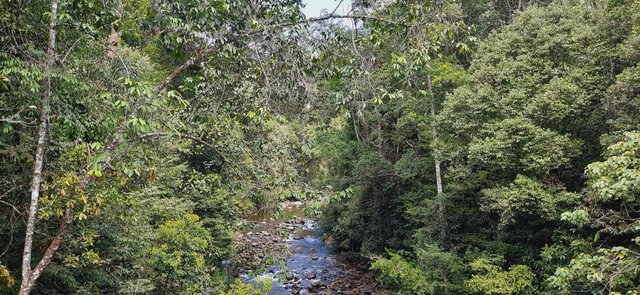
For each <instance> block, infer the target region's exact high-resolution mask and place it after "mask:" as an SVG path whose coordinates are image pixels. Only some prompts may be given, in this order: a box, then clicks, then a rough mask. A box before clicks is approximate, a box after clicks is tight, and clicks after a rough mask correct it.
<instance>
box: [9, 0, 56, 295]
mask: <svg viewBox="0 0 640 295" xmlns="http://www.w3.org/2000/svg"><path fill="white" fill-rule="evenodd" d="M57 14H58V1H57V0H51V21H50V23H49V44H48V46H47V60H46V63H45V75H46V77H45V79H44V81H43V89H42V95H41V99H40V118H39V119H40V126H39V128H38V143H37V145H36V155H35V163H34V165H33V180H32V182H31V205H30V206H29V217H28V221H27V229H26V234H25V239H24V251H23V254H22V283H21V284H20V292H19V293H18V294H20V295H26V294H29V292H31V289H32V288H33V285H34V284H35V280H36V279H37V276H34V274H36V275H39V274H40V272H41V270H40V271H38V272H34V271H32V270H31V254H32V253H31V251H32V249H33V232H34V228H35V225H36V219H37V218H38V217H37V213H38V200H39V199H40V185H41V183H42V166H43V163H44V154H45V145H46V138H47V120H48V119H49V102H50V100H51V68H52V67H53V65H54V62H55V49H56V22H57ZM56 249H57V247H56ZM47 252H48V251H47Z"/></svg>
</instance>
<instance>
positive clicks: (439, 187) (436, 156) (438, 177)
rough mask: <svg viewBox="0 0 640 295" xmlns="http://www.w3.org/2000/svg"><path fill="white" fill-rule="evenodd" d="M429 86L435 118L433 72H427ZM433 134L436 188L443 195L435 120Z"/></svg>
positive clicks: (432, 128) (432, 112)
mask: <svg viewBox="0 0 640 295" xmlns="http://www.w3.org/2000/svg"><path fill="white" fill-rule="evenodd" d="M427 87H428V91H429V99H430V102H431V106H430V112H431V117H432V119H434V120H435V117H436V104H435V101H434V100H435V98H434V96H433V86H432V84H431V74H427ZM431 135H432V136H433V139H432V140H431V146H432V149H433V159H434V162H435V168H436V188H437V191H438V196H440V195H442V193H443V190H442V175H441V171H440V152H439V151H438V128H436V124H435V122H434V123H433V124H431Z"/></svg>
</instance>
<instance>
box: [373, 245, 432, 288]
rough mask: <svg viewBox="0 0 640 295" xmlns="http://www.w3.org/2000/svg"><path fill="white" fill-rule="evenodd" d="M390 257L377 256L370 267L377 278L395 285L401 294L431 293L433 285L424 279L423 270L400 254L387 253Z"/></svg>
mask: <svg viewBox="0 0 640 295" xmlns="http://www.w3.org/2000/svg"><path fill="white" fill-rule="evenodd" d="M389 256H390V258H389V259H386V258H378V259H376V261H375V262H374V263H373V264H372V265H371V269H372V270H374V271H376V272H378V273H379V274H378V278H379V279H380V280H381V281H382V282H384V283H385V284H388V285H389V286H393V287H396V288H398V289H399V290H400V292H401V293H402V294H431V293H433V291H434V286H433V285H431V284H430V283H429V282H428V281H426V280H425V274H424V272H423V271H422V270H421V269H419V268H417V267H416V266H414V265H413V264H412V263H410V262H408V261H406V260H405V259H403V258H402V257H401V256H400V255H398V254H395V253H391V252H390V253H389Z"/></svg>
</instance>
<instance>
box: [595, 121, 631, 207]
mask: <svg viewBox="0 0 640 295" xmlns="http://www.w3.org/2000/svg"><path fill="white" fill-rule="evenodd" d="M607 156H608V158H607V159H606V160H605V161H603V162H596V163H593V164H591V165H589V166H588V167H587V171H586V173H587V176H588V177H589V184H588V185H589V188H590V189H591V191H592V192H593V196H594V197H595V200H594V201H597V202H603V203H605V202H609V201H622V202H634V201H636V200H637V199H638V192H639V191H640V133H638V132H628V133H625V134H624V138H623V140H622V141H620V142H618V143H616V144H614V145H611V146H609V148H608V149H607Z"/></svg>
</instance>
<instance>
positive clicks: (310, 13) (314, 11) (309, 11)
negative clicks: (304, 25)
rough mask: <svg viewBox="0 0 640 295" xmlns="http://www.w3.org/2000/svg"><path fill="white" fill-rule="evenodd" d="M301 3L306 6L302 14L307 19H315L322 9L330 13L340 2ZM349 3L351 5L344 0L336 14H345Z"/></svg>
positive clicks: (310, 0) (327, 0)
mask: <svg viewBox="0 0 640 295" xmlns="http://www.w3.org/2000/svg"><path fill="white" fill-rule="evenodd" d="M302 2H303V3H305V4H306V7H305V8H304V9H303V10H304V14H305V15H306V16H307V17H315V16H320V12H322V10H323V9H326V10H327V11H328V13H331V12H332V11H333V10H334V9H335V8H336V5H338V3H339V2H340V0H304V1H302ZM349 3H351V1H349V0H344V1H343V4H342V7H341V8H339V9H338V11H337V13H340V14H344V13H346V12H347V11H346V10H347V7H348V6H349Z"/></svg>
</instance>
